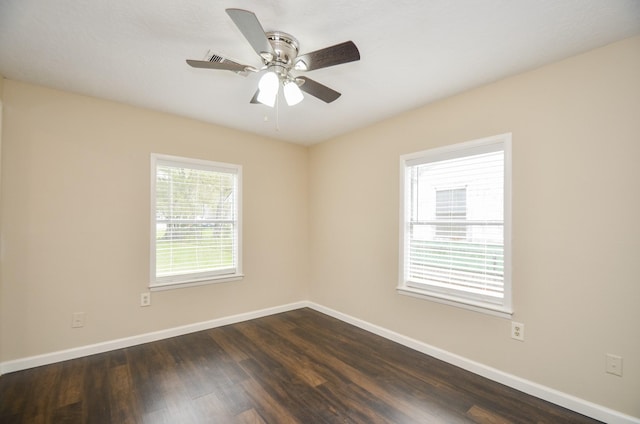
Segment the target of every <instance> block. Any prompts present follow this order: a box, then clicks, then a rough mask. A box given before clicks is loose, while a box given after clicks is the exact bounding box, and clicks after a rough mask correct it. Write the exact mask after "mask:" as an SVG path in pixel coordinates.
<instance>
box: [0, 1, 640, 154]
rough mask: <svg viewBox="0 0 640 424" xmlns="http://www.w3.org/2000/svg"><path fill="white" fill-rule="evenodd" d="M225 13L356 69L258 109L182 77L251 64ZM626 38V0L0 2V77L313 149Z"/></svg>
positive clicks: (244, 82) (231, 87) (225, 74)
mask: <svg viewBox="0 0 640 424" xmlns="http://www.w3.org/2000/svg"><path fill="white" fill-rule="evenodd" d="M230 7H232V8H242V9H247V10H251V11H253V12H254V13H255V14H256V15H257V17H258V19H259V20H260V22H261V23H262V26H263V27H264V29H265V30H266V31H270V30H279V31H284V32H288V33H290V34H293V35H294V36H295V37H296V38H297V39H298V40H299V42H300V52H301V53H305V52H310V51H314V50H317V49H320V48H323V47H327V46H330V45H333V44H337V43H340V42H343V41H347V40H353V41H354V42H355V43H356V45H357V46H358V48H359V49H360V54H361V60H360V61H359V62H352V63H348V64H343V65H339V66H335V67H330V68H325V69H319V70H315V71H312V72H308V73H307V74H306V75H308V76H309V77H311V78H313V79H314V80H316V81H318V82H321V83H323V84H325V85H327V86H329V87H331V88H333V89H335V90H337V91H339V92H341V93H342V97H340V98H339V99H338V100H336V101H335V102H333V103H331V104H325V103H323V102H321V101H319V100H318V99H316V98H313V97H310V96H306V98H305V100H304V101H303V102H302V103H300V104H299V105H296V106H293V107H289V106H286V104H285V103H284V102H282V103H281V104H280V107H279V108H278V109H275V108H274V109H271V108H268V107H267V106H264V105H253V104H249V100H250V99H251V97H252V96H253V94H254V92H255V90H256V87H257V83H258V79H259V74H254V73H252V74H250V75H249V76H247V77H242V76H239V75H237V74H235V73H232V72H229V71H219V70H203V69H194V68H191V67H189V66H187V64H186V63H185V59H198V60H204V59H205V56H206V55H207V52H208V51H211V52H212V53H217V54H219V55H222V56H225V57H227V58H230V59H232V60H235V61H237V62H240V63H243V64H248V65H253V66H259V65H260V60H259V58H258V56H257V55H256V53H255V52H254V51H253V50H252V48H251V46H250V44H249V43H248V42H247V41H246V39H244V37H243V36H242V34H241V33H240V31H239V30H238V28H237V27H236V26H235V25H234V24H233V21H232V20H231V19H230V18H229V16H228V15H227V14H226V13H225V9H226V8H230ZM637 34H640V1H638V0H606V1H605V0H531V1H514V0H404V1H402V0H400V1H393V2H390V1H387V0H349V1H347V0H327V1H310V0H306V1H305V0H282V1H275V0H261V1H250V0H238V1H211V0H209V1H204V0H199V1H194V0H188V1H185V0H135V1H132V0H92V1H88V0H85V1H78V0H0V75H3V76H4V77H6V78H9V79H13V80H20V81H25V82H29V83H34V84H39V85H44V86H48V87H53V88H57V89H62V90H67V91H72V92H76V93H81V94H86V95H90V96H95V97H100V98H105V99H110V100H115V101H119V102H123V103H127V104H131V105H136V106H141V107H146V108H150V109H155V110H160V111H164V112H169V113H173V114H177V115H181V116H186V117H191V118H195V119H198V120H202V121H207V122H211V123H215V124H218V125H223V126H227V127H232V128H237V129H240V130H244V131H249V132H253V133H257V134H262V135H264V136H267V137H272V138H279V139H283V140H287V141H292V142H296V143H301V144H312V143H316V142H320V141H323V140H327V139H329V138H331V137H334V136H337V135H340V134H343V133H346V132H349V131H352V130H354V129H356V128H360V127H363V126H366V125H369V124H371V123H373V122H375V121H379V120H381V119H385V118H387V117H390V116H393V115H396V114H398V113H400V112H403V111H406V110H409V109H413V108H416V107H418V106H421V105H424V104H427V103H429V102H433V101H434V100H437V99H441V98H444V97H446V96H450V95H452V94H455V93H459V92H461V91H464V90H467V89H469V88H472V87H475V86H478V85H481V84H485V83H488V82H492V81H495V80H498V79H501V78H504V77H506V76H509V75H513V74H516V73H519V72H522V71H525V70H528V69H532V68H535V67H538V66H541V65H543V64H546V63H549V62H553V61H556V60H559V59H563V58H565V57H568V56H571V55H574V54H577V53H580V52H583V51H587V50H590V49H593V48H596V47H599V46H603V45H606V44H609V43H611V42H614V41H617V40H620V39H623V38H627V37H630V36H633V35H637Z"/></svg>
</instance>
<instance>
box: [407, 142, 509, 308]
mask: <svg viewBox="0 0 640 424" xmlns="http://www.w3.org/2000/svg"><path fill="white" fill-rule="evenodd" d="M511 138H512V136H511V133H505V134H500V135H496V136H492V137H486V138H482V139H478V140H473V141H468V142H464V143H458V144H455V145H450V146H443V147H439V148H434V149H429V150H423V151H420V152H415V153H410V154H406V155H402V156H400V213H399V235H400V241H399V260H398V264H399V266H398V274H399V276H398V281H399V283H398V286H397V288H396V291H397V293H398V294H402V295H407V296H412V297H417V298H420V299H425V300H429V301H432V302H437V303H441V304H445V305H450V306H455V307H458V308H463V309H467V310H472V311H476V312H482V313H485V314H489V315H494V316H498V317H501V318H507V319H511V316H512V315H513V306H512V294H513V287H512V279H511V274H512V273H511V269H512V268H511V267H512V246H511V238H512V234H511V231H512V220H511V175H512V172H511V159H512V153H511ZM496 145H501V147H502V148H503V149H504V299H503V301H502V304H493V303H489V302H482V301H477V300H473V299H465V298H462V297H460V296H456V295H450V294H447V293H443V292H439V291H430V290H428V289H423V288H417V287H415V286H412V285H411V284H409V283H407V281H406V280H405V267H406V263H405V261H406V258H405V252H407V251H408V250H407V247H408V246H407V243H408V240H406V239H405V238H406V237H405V236H406V223H407V216H406V213H407V211H408V207H407V206H408V200H409V199H407V196H406V191H405V190H406V187H407V181H406V178H407V172H406V170H407V169H408V167H409V166H415V165H419V164H421V163H426V162H430V161H431V160H430V158H433V157H434V156H438V158H439V160H445V159H448V158H455V157H458V156H459V155H460V152H461V151H462V150H467V151H473V150H477V152H478V153H481V152H483V151H486V150H487V149H492V148H494V147H495V146H496Z"/></svg>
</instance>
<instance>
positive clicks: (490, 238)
mask: <svg viewBox="0 0 640 424" xmlns="http://www.w3.org/2000/svg"><path fill="white" fill-rule="evenodd" d="M510 162H511V135H510V134H503V135H499V136H495V137H489V138H486V139H481V140H474V141H470V142H466V143H461V144H457V145H453V146H446V147H443V148H437V149H432V150H427V151H423V152H418V153H413V154H409V155H404V156H402V157H401V172H402V175H401V181H402V188H401V193H402V201H401V231H400V234H401V242H400V263H401V265H402V266H401V270H400V283H399V286H398V291H399V292H400V293H402V294H409V295H412V296H417V297H423V298H427V299H431V300H435V301H439V302H442V303H447V304H453V305H456V306H464V307H467V308H470V309H474V310H480V311H484V312H489V313H493V314H495V315H499V316H505V317H508V316H510V314H511V312H512V311H511V272H510V270H511V265H510V260H511V253H510V234H511V228H510V226H511V220H510V215H511V214H510V210H511V209H510V208H511V172H510V170H511V164H510Z"/></svg>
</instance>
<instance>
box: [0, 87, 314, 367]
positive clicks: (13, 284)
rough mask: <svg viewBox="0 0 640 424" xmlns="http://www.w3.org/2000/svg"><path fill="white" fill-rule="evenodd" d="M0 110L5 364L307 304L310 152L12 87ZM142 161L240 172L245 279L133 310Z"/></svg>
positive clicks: (141, 252)
mask: <svg viewBox="0 0 640 424" xmlns="http://www.w3.org/2000/svg"><path fill="white" fill-rule="evenodd" d="M3 100H4V117H5V121H4V124H5V125H4V144H3V146H2V150H3V152H2V160H3V164H2V177H3V178H2V182H3V187H2V188H3V190H2V196H3V197H2V211H1V212H2V216H3V226H2V233H3V238H4V240H3V241H4V245H3V248H4V257H3V263H2V305H1V316H0V321H1V334H2V352H1V356H0V361H7V360H12V359H17V358H24V357H27V356H30V355H37V354H43V353H49V352H53V351H57V350H61V349H66V348H71V347H78V346H83V345H87V344H92V343H97V342H101V341H107V340H113V339H116V338H121V337H126V336H132V335H138V334H142V333H146V332H151V331H155V330H161V329H167V328H171V327H175V326H179V325H184V324H190V323H196V322H201V321H206V320H210V319H214V318H218V317H225V316H229V315H233V314H238V313H242V312H249V311H255V310H258V309H262V308H266V307H272V306H280V305H284V304H287V303H290V302H294V301H300V300H304V299H307V298H308V290H307V281H308V279H309V278H308V260H307V259H308V257H307V246H308V237H307V232H308V223H307V215H308V214H307V204H308V200H307V188H308V178H307V172H308V150H307V149H306V148H303V147H301V146H297V145H293V144H290V143H284V142H279V141H273V140H265V139H264V138H261V137H257V136H253V135H248V134H244V133H240V132H237V131H233V130H229V129H224V128H220V127H216V126H213V125H208V124H203V123H199V122H196V121H191V120H187V119H182V118H178V117H175V116H170V115H165V114H161V113H156V112H151V111H146V110H141V109H137V108H133V107H128V106H124V105H121V104H116V103H111V102H107V101H103V100H97V99H93V98H88V97H83V96H78V95H74V94H70V93H64V92H60V91H54V90H49V89H45V88H41V87H36V86H32V85H28V84H23V83H19V82H15V81H11V80H5V82H4V99H3ZM151 152H157V153H165V154H171V155H180V156H186V157H193V158H201V159H208V160H214V161H222V162H231V163H237V164H241V165H242V166H243V182H244V186H243V189H244V192H243V207H244V210H243V212H244V225H243V232H244V237H243V239H244V240H243V241H244V249H243V251H244V257H243V259H244V273H245V275H246V277H245V278H244V280H242V281H237V282H230V283H220V284H215V285H208V286H203V287H194V288H184V289H179V290H171V291H163V292H154V293H153V294H152V306H151V307H147V308H141V307H140V306H139V294H140V292H143V291H146V287H147V284H148V281H149V202H150V197H149V185H150V183H149V180H150V171H149V166H150V165H149V162H150V159H149V157H150V153H151ZM75 311H84V312H86V314H87V319H86V326H85V327H84V328H82V329H71V328H70V323H71V321H70V320H71V314H72V313H73V312H75Z"/></svg>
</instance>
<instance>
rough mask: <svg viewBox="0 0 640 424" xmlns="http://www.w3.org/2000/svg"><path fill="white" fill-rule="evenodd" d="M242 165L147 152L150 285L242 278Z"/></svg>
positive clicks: (162, 285)
mask: <svg viewBox="0 0 640 424" xmlns="http://www.w3.org/2000/svg"><path fill="white" fill-rule="evenodd" d="M241 181H242V168H241V166H240V165H232V164H226V163H219V162H210V161H204V160H197V159H187V158H181V157H176V156H166V155H157V154H153V155H151V283H150V287H151V288H152V289H165V288H173V287H184V286H187V285H199V284H204V283H208V282H220V281H228V280H233V279H239V278H241V277H242V269H241V263H242V261H241V249H240V242H241V211H240V202H241Z"/></svg>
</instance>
